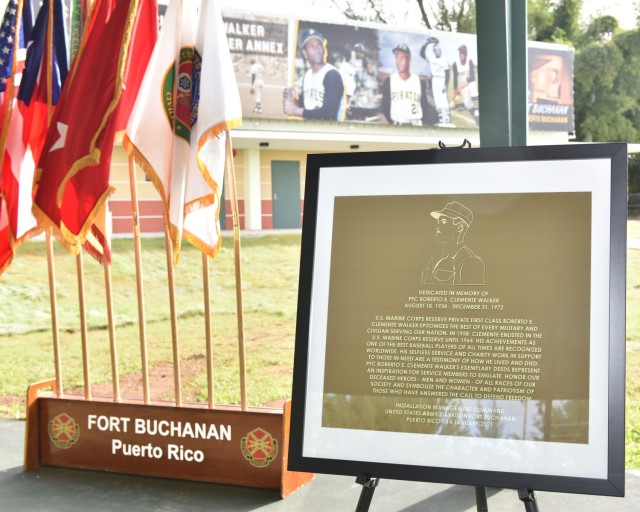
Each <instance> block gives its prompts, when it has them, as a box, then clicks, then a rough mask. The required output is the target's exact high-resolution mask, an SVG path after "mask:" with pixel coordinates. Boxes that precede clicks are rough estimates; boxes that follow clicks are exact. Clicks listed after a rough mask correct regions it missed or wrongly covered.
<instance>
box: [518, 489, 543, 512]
mask: <svg viewBox="0 0 640 512" xmlns="http://www.w3.org/2000/svg"><path fill="white" fill-rule="evenodd" d="M518 498H520V501H522V502H523V503H524V509H525V510H526V511H527V512H538V504H537V503H536V497H535V495H534V494H533V491H532V490H530V489H518Z"/></svg>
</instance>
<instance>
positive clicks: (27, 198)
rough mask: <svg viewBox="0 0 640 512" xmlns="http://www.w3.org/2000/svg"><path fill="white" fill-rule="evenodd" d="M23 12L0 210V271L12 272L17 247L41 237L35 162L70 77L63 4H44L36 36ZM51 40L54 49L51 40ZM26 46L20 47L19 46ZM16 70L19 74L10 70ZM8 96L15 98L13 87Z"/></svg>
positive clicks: (0, 182)
mask: <svg viewBox="0 0 640 512" xmlns="http://www.w3.org/2000/svg"><path fill="white" fill-rule="evenodd" d="M24 5H25V8H24V9H23V10H22V14H23V16H22V21H23V23H22V25H23V27H24V28H23V30H22V31H21V32H22V33H30V39H29V40H28V42H27V44H26V46H27V48H28V49H27V52H26V62H25V63H24V71H23V72H22V74H21V75H16V76H15V77H12V79H14V78H15V79H16V81H18V80H19V81H20V84H19V85H20V87H19V89H18V95H17V99H16V98H13V99H12V100H11V101H12V103H11V105H10V106H11V108H10V109H8V110H7V111H6V114H5V115H6V117H5V120H6V121H7V125H6V126H7V130H6V132H5V133H6V138H5V140H4V147H3V148H2V163H1V170H2V179H1V180H0V188H1V190H2V194H1V197H2V199H1V201H2V208H0V212H1V213H0V215H1V216H2V218H1V219H0V253H2V255H3V256H0V271H1V270H2V269H4V268H6V267H7V266H8V264H9V263H10V262H11V259H12V257H13V254H14V251H15V249H16V248H17V246H18V245H19V244H20V243H22V242H24V241H25V240H27V239H28V238H30V237H31V236H33V235H34V234H36V233H38V232H39V231H40V227H39V225H38V224H37V222H36V219H35V218H34V217H33V215H32V213H31V208H32V203H33V201H32V188H33V177H34V169H35V162H37V160H38V158H39V156H40V153H41V151H42V147H43V145H44V141H45V137H46V134H47V125H48V119H49V117H50V116H51V114H52V112H53V108H54V106H55V105H56V103H57V102H58V99H59V97H60V91H61V88H62V84H63V82H64V80H65V78H66V76H67V70H68V65H67V56H66V55H67V50H66V38H65V32H64V21H63V9H62V0H44V2H43V4H42V7H41V8H40V11H39V12H38V17H37V18H36V23H35V25H34V26H33V30H29V26H30V19H31V14H30V7H29V5H30V4H29V2H28V1H27V2H25V4H24ZM48 33H50V34H51V35H52V39H51V44H49V43H48V41H47V34H48ZM20 46H22V44H20ZM12 68H13V69H18V68H17V66H15V64H12ZM6 94H7V95H10V94H12V91H11V87H9V88H8V90H7V92H6Z"/></svg>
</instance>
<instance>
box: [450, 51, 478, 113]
mask: <svg viewBox="0 0 640 512" xmlns="http://www.w3.org/2000/svg"><path fill="white" fill-rule="evenodd" d="M453 89H454V94H453V100H451V108H455V106H456V104H457V101H458V99H459V98H460V99H461V100H462V104H463V105H464V107H465V108H466V109H467V110H468V111H469V112H471V114H472V115H473V118H474V119H475V121H476V124H478V119H479V111H478V82H476V66H475V63H474V62H473V61H472V60H471V59H470V58H469V57H468V50H467V46H466V45H464V44H463V45H461V46H460V47H459V48H458V58H457V59H456V60H455V61H454V62H453Z"/></svg>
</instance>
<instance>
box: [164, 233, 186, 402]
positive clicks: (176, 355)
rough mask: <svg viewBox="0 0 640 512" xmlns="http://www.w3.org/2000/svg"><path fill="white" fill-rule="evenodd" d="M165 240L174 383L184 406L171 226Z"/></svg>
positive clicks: (177, 396) (178, 400)
mask: <svg viewBox="0 0 640 512" xmlns="http://www.w3.org/2000/svg"><path fill="white" fill-rule="evenodd" d="M164 242H165V249H166V253H167V279H168V282H169V308H170V311H171V345H172V347H173V384H174V387H175V400H176V406H177V407H182V382H181V378H180V346H179V344H178V318H177V314H176V290H175V279H174V276H173V248H172V246H171V243H172V242H171V236H170V235H169V226H168V225H167V226H165V231H164Z"/></svg>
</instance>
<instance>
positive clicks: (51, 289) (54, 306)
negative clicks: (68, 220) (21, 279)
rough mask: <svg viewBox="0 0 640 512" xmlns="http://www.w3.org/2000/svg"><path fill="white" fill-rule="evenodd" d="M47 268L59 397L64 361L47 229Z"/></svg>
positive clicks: (51, 248)
mask: <svg viewBox="0 0 640 512" xmlns="http://www.w3.org/2000/svg"><path fill="white" fill-rule="evenodd" d="M46 247H47V270H48V274H49V304H50V305H51V331H52V334H53V363H54V365H55V371H56V389H57V395H58V398H62V397H63V396H64V391H63V389H62V363H61V357H60V336H59V333H58V304H57V301H56V279H55V270H54V265H53V242H52V241H51V230H50V229H47V231H46Z"/></svg>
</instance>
